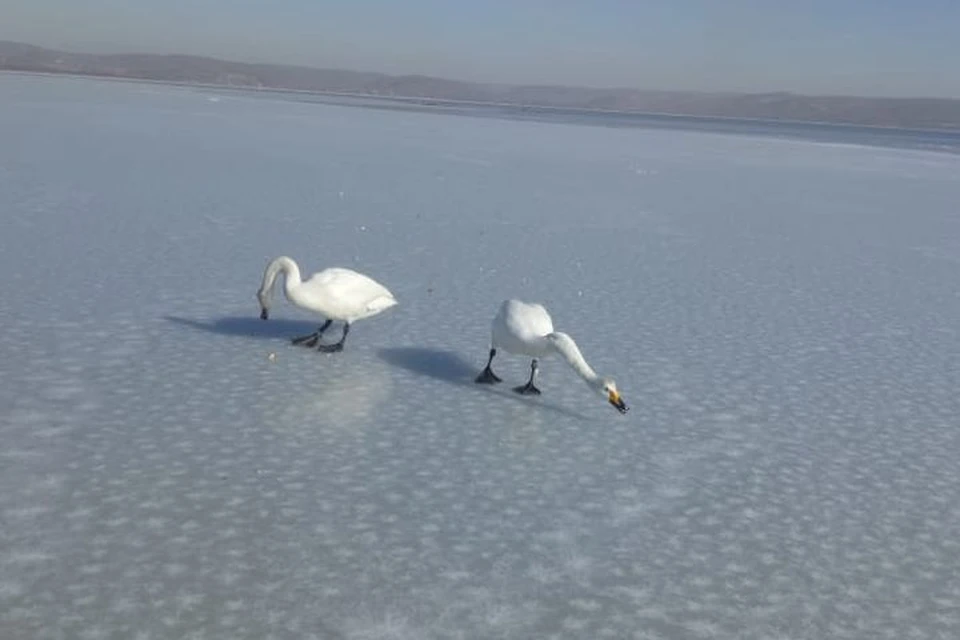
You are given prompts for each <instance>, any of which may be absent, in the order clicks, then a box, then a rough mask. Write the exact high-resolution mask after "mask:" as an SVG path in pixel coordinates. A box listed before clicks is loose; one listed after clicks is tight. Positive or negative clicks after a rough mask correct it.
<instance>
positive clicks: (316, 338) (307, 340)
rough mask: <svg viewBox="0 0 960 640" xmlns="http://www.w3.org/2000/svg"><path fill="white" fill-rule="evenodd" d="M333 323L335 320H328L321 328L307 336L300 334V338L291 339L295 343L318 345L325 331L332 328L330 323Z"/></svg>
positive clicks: (307, 345)
mask: <svg viewBox="0 0 960 640" xmlns="http://www.w3.org/2000/svg"><path fill="white" fill-rule="evenodd" d="M332 323H333V320H327V321H326V322H324V323H323V324H322V325H320V328H319V329H317V330H316V331H314V332H313V333H311V334H310V335H307V336H300V337H299V338H294V339H293V340H291V342H292V343H293V344H302V345H303V346H305V347H309V348H311V349H312V348H313V347H315V346H317V343H318V342H320V338H322V337H323V332H324V331H326V330H327V329H329V328H330V325H331V324H332Z"/></svg>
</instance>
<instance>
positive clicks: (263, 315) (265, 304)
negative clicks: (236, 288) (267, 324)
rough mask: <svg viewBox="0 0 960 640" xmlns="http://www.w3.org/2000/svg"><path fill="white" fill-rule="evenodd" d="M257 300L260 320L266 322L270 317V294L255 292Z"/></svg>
mask: <svg viewBox="0 0 960 640" xmlns="http://www.w3.org/2000/svg"><path fill="white" fill-rule="evenodd" d="M257 300H259V301H260V319H261V320H266V319H267V318H269V317H270V292H269V291H264V290H263V289H260V290H259V291H257Z"/></svg>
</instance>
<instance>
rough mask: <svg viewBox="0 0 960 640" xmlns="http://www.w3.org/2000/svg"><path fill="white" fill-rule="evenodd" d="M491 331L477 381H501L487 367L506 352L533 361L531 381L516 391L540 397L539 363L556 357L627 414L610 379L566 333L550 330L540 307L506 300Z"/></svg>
mask: <svg viewBox="0 0 960 640" xmlns="http://www.w3.org/2000/svg"><path fill="white" fill-rule="evenodd" d="M490 329H491V330H490V334H491V335H490V358H489V360H487V366H486V368H485V369H484V370H483V372H482V373H481V374H480V375H479V376H478V377H477V382H480V383H487V384H494V383H497V382H500V378H498V377H497V375H496V374H494V373H493V369H491V367H490V366H491V363H492V362H493V358H494V356H496V355H497V350H498V349H503V350H504V351H506V352H508V353H513V354H517V355H525V356H529V357H531V358H533V361H532V362H531V363H530V380H529V381H528V382H527V384H525V385H523V386H520V387H516V388H515V391H517V392H518V393H523V394H528V393H534V394H539V393H540V390H539V389H537V387H536V386H535V385H534V381H535V379H536V375H537V372H538V370H539V362H538V360H539V359H540V358H543V357H546V356H549V355H555V354H556V355H559V356H560V357H562V358H563V359H564V360H565V361H566V362H567V364H569V365H570V367H571V368H572V369H573V370H574V371H575V372H576V374H577V375H578V376H580V377H581V378H582V379H583V381H584V382H586V383H587V386H589V387H590V388H591V389H593V390H594V391H596V392H598V393H600V394H601V395H603V396H605V397H606V398H607V400H608V401H609V402H610V404H612V405H613V406H614V407H616V408H617V410H618V411H620V412H621V413H624V412H626V411H627V406H626V405H625V404H624V402H623V399H621V398H620V393H619V392H618V391H617V385H616V382H614V380H613V379H611V378H606V377H600V376H598V375H597V374H596V372H594V370H593V369H592V368H591V367H590V365H589V364H588V363H587V361H586V359H585V358H584V357H583V354H582V353H580V349H579V347H577V343H576V342H574V340H573V338H571V337H570V336H569V335H567V334H566V333H562V332H559V331H554V330H553V319H552V318H551V317H550V314H549V313H548V312H547V310H546V309H545V308H544V307H543V305H540V304H536V303H527V302H522V301H520V300H505V301H504V302H503V304H501V305H500V310H499V311H498V312H497V315H496V316H495V317H494V318H493V322H492V323H491V327H490Z"/></svg>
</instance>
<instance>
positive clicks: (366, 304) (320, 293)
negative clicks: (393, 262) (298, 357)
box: [257, 256, 397, 351]
mask: <svg viewBox="0 0 960 640" xmlns="http://www.w3.org/2000/svg"><path fill="white" fill-rule="evenodd" d="M281 273H282V274H283V280H284V282H283V292H284V293H285V294H286V296H287V299H288V300H290V302H292V303H293V304H294V305H296V306H298V307H300V308H301V309H305V310H307V311H312V312H313V313H316V314H318V315H321V316H323V317H324V318H326V322H325V323H324V324H323V325H321V327H320V328H319V329H318V330H317V331H316V332H315V333H313V334H310V335H309V336H303V337H302V338H297V339H295V340H294V343H295V344H305V345H307V346H310V347H312V346H316V344H317V342H318V341H319V339H320V337H321V335H322V334H323V332H324V331H325V330H326V329H327V328H328V327H329V326H330V324H331V322H333V321H335V320H336V321H339V322H343V323H344V324H343V338H342V339H341V340H340V342H338V343H337V344H335V345H321V346H320V347H319V348H320V350H321V351H340V350H342V349H343V342H344V341H345V340H346V337H347V333H349V331H350V324H351V323H353V322H356V321H357V320H362V319H363V318H369V317H370V316H374V315H376V314H378V313H380V312H381V311H384V310H386V309H389V308H390V307H392V306H394V305H396V304H397V300H396V298H394V297H393V294H392V293H390V291H389V290H388V289H387V288H386V287H384V286H383V285H382V284H380V283H379V282H377V281H376V280H374V279H373V278H370V277H369V276H365V275H363V274H362V273H358V272H356V271H353V270H352V269H345V268H342V267H331V268H329V269H324V270H323V271H320V272H317V273H314V274H313V275H311V276H310V277H309V278H307V279H306V280H302V279H301V277H300V268H299V267H298V266H297V263H296V262H294V261H293V259H291V258H288V257H287V256H281V257H279V258H276V259H275V260H272V261H271V262H270V264H268V265H267V268H266V270H265V271H264V273H263V282H262V283H261V285H260V290H259V291H257V299H258V300H259V301H260V309H261V311H260V317H261V318H262V319H264V320H266V319H267V318H268V317H269V315H270V314H269V312H270V305H271V302H272V298H273V288H274V285H275V284H276V281H277V278H278V277H279V276H280V274H281Z"/></svg>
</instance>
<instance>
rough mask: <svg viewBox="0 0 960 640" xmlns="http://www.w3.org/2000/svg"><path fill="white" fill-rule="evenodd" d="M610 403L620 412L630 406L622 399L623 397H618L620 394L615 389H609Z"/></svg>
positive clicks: (623, 411) (628, 408) (625, 410)
mask: <svg viewBox="0 0 960 640" xmlns="http://www.w3.org/2000/svg"><path fill="white" fill-rule="evenodd" d="M608 401H609V402H610V404H612V405H613V408H614V409H616V410H617V411H619V412H620V413H626V412H627V411H629V410H630V407H628V406H627V404H626V403H625V402H624V401H623V398H621V397H620V394H619V393H617V392H616V391H611V392H610V396H609V398H608Z"/></svg>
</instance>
